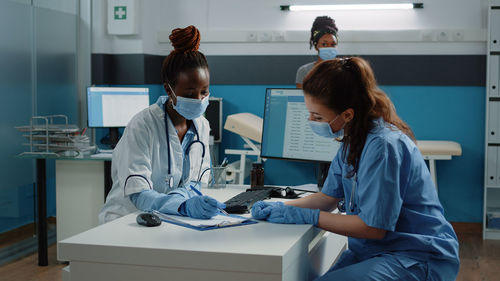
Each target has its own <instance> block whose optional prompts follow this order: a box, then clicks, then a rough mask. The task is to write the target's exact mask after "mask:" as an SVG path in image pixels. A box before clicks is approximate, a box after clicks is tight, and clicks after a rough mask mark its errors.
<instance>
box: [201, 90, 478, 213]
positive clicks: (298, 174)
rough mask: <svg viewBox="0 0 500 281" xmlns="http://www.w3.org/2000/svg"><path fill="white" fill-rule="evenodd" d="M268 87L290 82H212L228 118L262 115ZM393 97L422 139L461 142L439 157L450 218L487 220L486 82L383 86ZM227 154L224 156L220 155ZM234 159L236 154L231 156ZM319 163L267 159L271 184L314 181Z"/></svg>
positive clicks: (228, 137)
mask: <svg viewBox="0 0 500 281" xmlns="http://www.w3.org/2000/svg"><path fill="white" fill-rule="evenodd" d="M267 87H274V88H279V87H292V86H291V85H285V86H279V85H259V86H253V85H252V86H240V85H238V86H229V85H214V86H211V87H210V91H211V95H212V96H215V97H222V98H223V99H224V102H223V104H224V107H223V112H224V120H225V119H226V116H227V115H229V114H233V113H238V112H250V113H254V114H256V115H258V116H262V115H263V110H264V95H265V89H266V88H267ZM382 89H383V90H384V91H386V92H387V94H388V95H389V96H390V98H391V99H392V100H393V102H394V104H395V106H396V109H397V111H398V114H399V115H400V116H401V118H403V120H405V121H406V122H407V123H408V124H409V125H410V126H411V127H412V129H413V131H414V133H415V135H416V137H417V139H420V140H452V141H456V142H458V143H460V144H461V146H462V156H460V157H454V158H453V159H452V160H451V161H445V160H442V161H437V174H438V186H439V198H440V199H441V202H442V204H443V207H444V209H445V215H446V218H447V219H448V220H450V221H459V222H481V221H482V215H481V214H482V201H483V199H482V194H483V193H482V189H483V173H484V129H485V128H484V116H485V106H484V95H485V88H484V87H449V86H439V87H426V86H386V87H382ZM222 137H223V139H222V140H223V142H222V145H221V149H220V151H221V156H220V157H223V156H224V155H223V151H224V149H225V148H241V147H242V146H243V142H242V141H240V140H239V136H237V135H235V134H233V133H231V132H228V131H223V136H222ZM220 159H222V158H220ZM230 160H235V159H230ZM316 173H317V166H316V165H314V164H311V163H300V162H291V161H282V160H268V161H267V162H266V164H265V183H266V184H283V185H293V184H303V183H311V182H315V181H316V180H315V178H316Z"/></svg>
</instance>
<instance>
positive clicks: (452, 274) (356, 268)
mask: <svg viewBox="0 0 500 281" xmlns="http://www.w3.org/2000/svg"><path fill="white" fill-rule="evenodd" d="M458 268H459V264H458V263H452V262H449V261H443V260H429V261H419V260H416V259H412V258H409V257H405V256H400V255H393V254H381V255H378V256H375V257H373V258H369V259H366V260H363V261H360V260H358V259H357V257H356V256H355V255H354V253H353V252H351V251H350V250H346V251H345V252H344V253H343V254H342V256H340V258H339V260H338V261H337V263H336V264H335V265H334V266H333V267H332V268H331V269H330V270H329V271H328V272H327V273H326V274H325V275H323V276H321V277H319V278H318V279H316V281H328V280H343V281H349V280H356V281H365V280H367V281H368V280H370V281H374V280H381V281H387V280H405V281H406V280H416V281H423V280H429V281H434V280H443V281H448V280H449V281H452V280H455V279H456V277H457V274H458Z"/></svg>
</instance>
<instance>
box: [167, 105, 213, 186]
mask: <svg viewBox="0 0 500 281" xmlns="http://www.w3.org/2000/svg"><path fill="white" fill-rule="evenodd" d="M167 103H168V99H167V100H166V101H165V104H164V109H165V116H164V118H163V119H164V121H165V134H166V136H167V153H168V167H167V169H168V170H167V173H168V174H167V177H166V178H165V181H166V182H167V183H168V188H169V189H172V188H173V187H174V177H173V175H172V160H171V154H170V136H169V134H168V117H167V115H168V111H167ZM193 127H194V132H195V133H196V140H194V141H191V142H190V143H189V144H188V145H187V147H186V151H185V152H184V155H185V156H189V151H190V149H191V146H192V145H193V144H195V143H199V144H201V161H200V169H199V171H198V177H197V178H199V177H200V173H201V167H202V165H203V159H204V158H205V144H203V143H202V142H201V140H200V135H199V134H198V129H197V128H196V126H194V124H193ZM181 180H182V179H181Z"/></svg>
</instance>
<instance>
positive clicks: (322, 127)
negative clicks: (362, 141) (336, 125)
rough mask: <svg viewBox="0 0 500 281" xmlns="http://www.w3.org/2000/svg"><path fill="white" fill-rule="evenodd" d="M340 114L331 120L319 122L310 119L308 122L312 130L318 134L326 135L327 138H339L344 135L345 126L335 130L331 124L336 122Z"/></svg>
mask: <svg viewBox="0 0 500 281" xmlns="http://www.w3.org/2000/svg"><path fill="white" fill-rule="evenodd" d="M339 116H340V115H337V117H335V119H333V120H332V121H330V122H318V121H311V120H308V121H307V122H308V123H309V126H310V127H311V130H312V131H313V132H314V133H315V134H316V135H318V136H321V137H325V138H330V139H337V138H341V137H343V136H344V128H342V129H340V130H338V131H336V132H333V131H332V127H330V124H331V123H333V122H335V120H337V118H339Z"/></svg>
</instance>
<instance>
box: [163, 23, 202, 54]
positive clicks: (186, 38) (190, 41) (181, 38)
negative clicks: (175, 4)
mask: <svg viewBox="0 0 500 281" xmlns="http://www.w3.org/2000/svg"><path fill="white" fill-rule="evenodd" d="M168 38H169V39H170V42H172V46H174V52H183V53H186V52H194V51H198V48H199V47H200V31H199V30H198V28H196V27H195V26H193V25H190V26H188V27H186V28H176V29H174V30H172V33H171V34H170V36H169V37H168Z"/></svg>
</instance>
